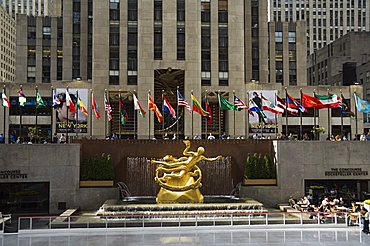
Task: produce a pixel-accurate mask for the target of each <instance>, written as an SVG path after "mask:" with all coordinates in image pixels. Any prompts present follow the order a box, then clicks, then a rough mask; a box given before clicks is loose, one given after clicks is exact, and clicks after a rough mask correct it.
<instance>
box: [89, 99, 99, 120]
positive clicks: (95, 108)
mask: <svg viewBox="0 0 370 246" xmlns="http://www.w3.org/2000/svg"><path fill="white" fill-rule="evenodd" d="M91 108H92V110H94V113H95V117H96V119H100V112H99V106H98V104H97V103H96V101H95V97H94V93H91Z"/></svg>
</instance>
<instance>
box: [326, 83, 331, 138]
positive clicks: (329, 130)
mask: <svg viewBox="0 0 370 246" xmlns="http://www.w3.org/2000/svg"><path fill="white" fill-rule="evenodd" d="M329 91H330V90H329V89H328V91H327V94H328V95H329ZM330 128H331V127H330V108H328V137H329V138H330V135H331V134H330V132H331V129H330Z"/></svg>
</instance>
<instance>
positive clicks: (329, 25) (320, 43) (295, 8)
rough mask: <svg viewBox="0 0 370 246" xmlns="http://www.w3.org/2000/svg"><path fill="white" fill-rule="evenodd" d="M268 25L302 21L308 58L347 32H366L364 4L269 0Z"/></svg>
mask: <svg viewBox="0 0 370 246" xmlns="http://www.w3.org/2000/svg"><path fill="white" fill-rule="evenodd" d="M270 20H271V21H294V22H295V21H298V20H302V21H306V22H307V51H308V54H311V53H313V52H314V51H315V50H317V49H320V48H322V47H324V46H326V45H327V44H330V43H331V42H333V41H334V40H336V39H338V38H339V37H341V36H343V35H345V34H346V33H348V32H353V31H355V32H358V31H369V30H370V3H369V1H367V0H359V1H354V0H270Z"/></svg>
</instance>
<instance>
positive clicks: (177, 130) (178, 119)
mask: <svg viewBox="0 0 370 246" xmlns="http://www.w3.org/2000/svg"><path fill="white" fill-rule="evenodd" d="M178 92H179V86H177V91H176V98H177V107H176V114H177V129H176V132H177V139H179V124H180V118H179V97H178V96H177V95H178V94H179V93H178ZM184 116H185V115H184Z"/></svg>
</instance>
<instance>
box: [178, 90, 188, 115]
mask: <svg viewBox="0 0 370 246" xmlns="http://www.w3.org/2000/svg"><path fill="white" fill-rule="evenodd" d="M177 106H185V108H186V109H187V110H189V111H190V112H191V107H190V105H189V103H188V102H187V101H186V100H185V98H184V97H183V96H182V95H181V93H180V91H179V90H177Z"/></svg>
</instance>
